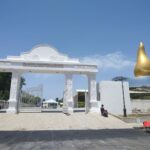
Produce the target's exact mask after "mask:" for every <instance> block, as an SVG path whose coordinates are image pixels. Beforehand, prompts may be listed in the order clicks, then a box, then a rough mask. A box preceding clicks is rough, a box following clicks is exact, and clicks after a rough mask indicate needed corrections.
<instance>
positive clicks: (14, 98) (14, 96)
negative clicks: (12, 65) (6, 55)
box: [7, 71, 21, 113]
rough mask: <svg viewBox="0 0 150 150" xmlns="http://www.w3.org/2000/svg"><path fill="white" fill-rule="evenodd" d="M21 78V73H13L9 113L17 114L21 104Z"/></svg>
mask: <svg viewBox="0 0 150 150" xmlns="http://www.w3.org/2000/svg"><path fill="white" fill-rule="evenodd" d="M20 77H21V74H20V73H19V72H17V71H16V72H12V78H11V87H10V96H9V107H8V109H7V113H17V112H18V106H17V105H18V103H19V92H20Z"/></svg>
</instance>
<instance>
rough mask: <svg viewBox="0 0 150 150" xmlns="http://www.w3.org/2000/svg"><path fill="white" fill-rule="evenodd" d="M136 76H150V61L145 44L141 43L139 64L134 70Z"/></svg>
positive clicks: (138, 57)
mask: <svg viewBox="0 0 150 150" xmlns="http://www.w3.org/2000/svg"><path fill="white" fill-rule="evenodd" d="M134 75H135V76H136V77H138V76H150V60H149V58H148V56H147V55H146V53H145V48H144V44H143V43H142V42H140V46H139V49H138V54H137V62H136V65H135V68H134Z"/></svg>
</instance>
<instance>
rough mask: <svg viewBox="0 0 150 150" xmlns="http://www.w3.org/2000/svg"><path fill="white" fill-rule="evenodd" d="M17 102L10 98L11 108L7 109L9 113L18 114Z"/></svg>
mask: <svg viewBox="0 0 150 150" xmlns="http://www.w3.org/2000/svg"><path fill="white" fill-rule="evenodd" d="M16 106H17V103H16V100H9V108H8V109H7V110H6V112H7V113H9V114H16V113H17V109H16V108H17V107H16Z"/></svg>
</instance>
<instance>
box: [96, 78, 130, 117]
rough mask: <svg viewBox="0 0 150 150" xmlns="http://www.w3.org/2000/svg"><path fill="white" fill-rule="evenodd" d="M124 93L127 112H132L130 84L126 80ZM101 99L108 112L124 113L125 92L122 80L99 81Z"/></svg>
mask: <svg viewBox="0 0 150 150" xmlns="http://www.w3.org/2000/svg"><path fill="white" fill-rule="evenodd" d="M123 86H124V95H125V104H126V109H127V114H131V102H130V95H129V84H128V82H124V84H123ZM99 90H100V100H101V104H104V107H105V109H107V110H108V112H110V113H112V114H116V115H123V94H122V83H121V82H120V81H101V82H100V83H99Z"/></svg>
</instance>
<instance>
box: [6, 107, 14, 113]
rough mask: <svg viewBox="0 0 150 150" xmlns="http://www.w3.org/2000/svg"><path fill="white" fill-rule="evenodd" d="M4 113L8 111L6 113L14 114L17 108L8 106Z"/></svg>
mask: <svg viewBox="0 0 150 150" xmlns="http://www.w3.org/2000/svg"><path fill="white" fill-rule="evenodd" d="M6 113H8V114H16V113H17V110H16V109H14V108H8V109H7V110H6Z"/></svg>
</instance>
